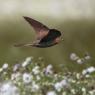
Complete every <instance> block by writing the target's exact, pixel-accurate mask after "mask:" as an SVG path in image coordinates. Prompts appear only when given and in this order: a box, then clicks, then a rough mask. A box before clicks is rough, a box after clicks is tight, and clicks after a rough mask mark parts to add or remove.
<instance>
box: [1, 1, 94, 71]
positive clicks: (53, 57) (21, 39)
mask: <svg viewBox="0 0 95 95" xmlns="http://www.w3.org/2000/svg"><path fill="white" fill-rule="evenodd" d="M23 16H29V17H31V18H34V19H36V20H38V21H40V22H42V23H43V24H45V25H47V26H48V27H50V28H56V29H58V30H60V31H62V33H63V39H64V41H63V42H62V43H60V44H59V45H56V46H53V47H50V48H45V49H41V48H34V47H21V48H17V47H14V46H13V45H14V44H15V43H27V42H31V41H33V39H34V37H35V31H34V30H33V28H32V27H30V25H29V24H28V23H27V22H26V21H25V20H24V19H23ZM73 52H74V53H76V54H77V55H78V56H80V57H81V58H82V57H84V55H85V53H86V52H88V53H89V55H90V56H91V60H90V61H87V62H86V64H83V65H79V64H77V63H76V62H74V61H71V60H70V54H71V53H73ZM29 56H33V57H35V59H36V58H38V57H43V59H44V61H45V64H53V66H54V67H55V68H56V69H57V70H63V68H62V66H66V67H67V68H69V70H70V71H80V70H82V69H84V68H87V67H89V66H95V59H94V57H95V0H0V65H2V64H3V63H5V62H7V63H9V64H15V63H19V62H21V61H23V60H24V59H25V58H26V57H29Z"/></svg>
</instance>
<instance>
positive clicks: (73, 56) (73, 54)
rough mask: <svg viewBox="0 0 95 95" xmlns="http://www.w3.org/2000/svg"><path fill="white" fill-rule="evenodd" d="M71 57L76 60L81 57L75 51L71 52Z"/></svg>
mask: <svg viewBox="0 0 95 95" xmlns="http://www.w3.org/2000/svg"><path fill="white" fill-rule="evenodd" d="M70 59H71V60H73V61H75V60H77V59H79V57H78V56H77V55H76V54H75V53H71V54H70Z"/></svg>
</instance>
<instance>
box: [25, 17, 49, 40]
mask: <svg viewBox="0 0 95 95" xmlns="http://www.w3.org/2000/svg"><path fill="white" fill-rule="evenodd" d="M24 19H25V20H26V21H27V22H28V23H29V24H30V25H31V26H32V27H33V28H34V30H35V32H36V33H37V39H41V38H43V37H45V36H46V35H47V34H48V32H49V28H48V27H47V26H45V25H44V24H42V23H40V22H39V21H36V20H34V19H32V18H29V17H25V16H24Z"/></svg>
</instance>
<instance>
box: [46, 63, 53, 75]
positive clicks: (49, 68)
mask: <svg viewBox="0 0 95 95" xmlns="http://www.w3.org/2000/svg"><path fill="white" fill-rule="evenodd" d="M52 69H53V66H52V65H51V64H49V65H48V66H47V67H46V68H45V74H46V75H48V74H53V70H52Z"/></svg>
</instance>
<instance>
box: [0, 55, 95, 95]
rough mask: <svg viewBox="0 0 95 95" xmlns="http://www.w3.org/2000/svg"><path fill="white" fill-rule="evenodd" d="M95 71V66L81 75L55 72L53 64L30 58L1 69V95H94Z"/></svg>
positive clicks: (5, 65)
mask: <svg viewBox="0 0 95 95" xmlns="http://www.w3.org/2000/svg"><path fill="white" fill-rule="evenodd" d="M74 56H75V55H74V54H73V55H72V56H71V58H73V57H74ZM74 59H76V58H74ZM63 69H67V68H66V67H64V68H63ZM94 72H95V68H94V67H89V68H87V69H84V70H83V71H81V72H80V73H77V72H70V71H69V70H66V72H65V71H64V72H55V70H54V67H53V65H52V64H48V65H47V66H46V64H43V60H40V59H38V60H37V61H34V60H33V58H32V57H28V58H26V59H25V61H23V62H21V63H19V64H14V65H13V66H11V65H9V64H7V63H5V64H3V66H2V67H1V68H0V95H95V85H94V84H95V81H94V74H92V73H94Z"/></svg>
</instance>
